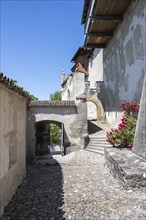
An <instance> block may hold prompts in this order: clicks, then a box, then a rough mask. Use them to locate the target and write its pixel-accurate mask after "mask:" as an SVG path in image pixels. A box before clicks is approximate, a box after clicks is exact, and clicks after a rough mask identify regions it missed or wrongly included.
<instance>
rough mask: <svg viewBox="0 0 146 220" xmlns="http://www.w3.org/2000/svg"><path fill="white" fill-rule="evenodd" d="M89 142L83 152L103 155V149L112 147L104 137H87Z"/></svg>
mask: <svg viewBox="0 0 146 220" xmlns="http://www.w3.org/2000/svg"><path fill="white" fill-rule="evenodd" d="M89 138H90V141H89V144H88V145H87V147H86V148H85V150H87V151H90V152H93V153H97V154H101V155H104V148H109V147H112V145H111V144H110V143H108V142H107V141H106V136H105V135H104V136H98V135H97V136H91V135H90V136H89Z"/></svg>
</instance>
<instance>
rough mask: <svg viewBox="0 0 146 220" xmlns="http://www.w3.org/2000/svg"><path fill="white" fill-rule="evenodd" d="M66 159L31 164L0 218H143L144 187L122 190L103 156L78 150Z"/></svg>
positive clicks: (74, 219) (141, 219)
mask: <svg viewBox="0 0 146 220" xmlns="http://www.w3.org/2000/svg"><path fill="white" fill-rule="evenodd" d="M66 161H67V163H65V162H64V163H63V162H61V163H60V164H58V163H54V165H47V166H45V165H37V164H35V165H32V166H29V167H28V169H27V177H26V178H25V180H24V181H23V182H22V184H21V186H20V187H19V188H18V190H17V193H16V194H15V196H14V197H13V199H12V200H11V202H10V203H9V204H8V206H7V207H6V209H5V213H4V216H3V217H2V220H8V219H9V220H88V219H90V220H103V219H104V220H145V219H146V193H145V188H140V189H134V188H131V189H128V190H124V189H122V188H121V186H120V185H119V184H118V181H117V179H115V178H113V177H112V175H111V174H110V173H109V170H108V169H107V168H106V167H104V157H103V156H100V155H97V154H94V153H90V152H88V151H84V150H82V151H78V152H76V153H75V154H74V156H73V157H70V160H66Z"/></svg>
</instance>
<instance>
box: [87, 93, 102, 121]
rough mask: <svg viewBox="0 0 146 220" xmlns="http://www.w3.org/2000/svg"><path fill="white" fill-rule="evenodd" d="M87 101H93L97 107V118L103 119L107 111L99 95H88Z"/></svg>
mask: <svg viewBox="0 0 146 220" xmlns="http://www.w3.org/2000/svg"><path fill="white" fill-rule="evenodd" d="M86 101H87V102H92V103H94V104H95V105H96V107H97V120H99V121H103V120H104V119H105V112H104V109H103V106H102V103H101V101H100V100H99V99H98V98H97V97H86Z"/></svg>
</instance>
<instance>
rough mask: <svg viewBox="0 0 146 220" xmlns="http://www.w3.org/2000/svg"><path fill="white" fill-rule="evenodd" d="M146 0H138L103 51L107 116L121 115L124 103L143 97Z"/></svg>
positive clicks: (113, 118) (116, 116)
mask: <svg viewBox="0 0 146 220" xmlns="http://www.w3.org/2000/svg"><path fill="white" fill-rule="evenodd" d="M145 19H146V1H144V0H140V1H139V0H135V1H132V2H131V5H130V7H129V8H128V10H127V11H126V13H125V15H124V19H123V22H122V23H121V24H119V26H118V27H117V29H116V30H115V32H114V36H113V38H112V40H111V41H110V42H109V43H108V45H107V48H106V49H104V51H103V76H104V86H103V88H102V102H103V105H104V108H105V111H106V118H107V119H108V121H109V122H110V123H113V122H114V121H115V119H116V118H118V117H121V114H120V109H119V106H120V104H121V103H125V102H132V101H140V97H141V91H142V84H143V78H144V73H145V72H146V66H145V56H146V51H145V48H146V47H145V45H146V31H145V30H146V21H145Z"/></svg>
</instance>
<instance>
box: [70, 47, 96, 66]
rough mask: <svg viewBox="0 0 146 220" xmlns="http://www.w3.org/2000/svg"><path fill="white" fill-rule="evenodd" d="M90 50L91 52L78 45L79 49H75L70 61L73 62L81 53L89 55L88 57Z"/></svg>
mask: <svg viewBox="0 0 146 220" xmlns="http://www.w3.org/2000/svg"><path fill="white" fill-rule="evenodd" d="M91 52H92V51H91V50H88V49H85V48H83V47H79V49H78V50H77V51H76V53H75V54H74V56H73V58H72V60H71V62H75V61H76V59H77V58H78V57H79V56H82V55H85V54H87V55H89V57H90V56H91Z"/></svg>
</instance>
